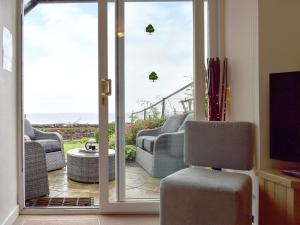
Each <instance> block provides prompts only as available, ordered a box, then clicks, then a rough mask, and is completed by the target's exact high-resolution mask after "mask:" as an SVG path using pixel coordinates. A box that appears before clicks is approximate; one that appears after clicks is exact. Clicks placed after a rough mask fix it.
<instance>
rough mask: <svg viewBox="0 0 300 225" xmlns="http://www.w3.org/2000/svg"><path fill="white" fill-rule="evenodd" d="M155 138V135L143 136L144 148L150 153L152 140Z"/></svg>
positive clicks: (152, 146) (152, 144) (152, 145)
mask: <svg viewBox="0 0 300 225" xmlns="http://www.w3.org/2000/svg"><path fill="white" fill-rule="evenodd" d="M156 139H157V137H153V136H144V150H146V151H147V152H150V153H152V152H153V148H154V142H155V140H156Z"/></svg>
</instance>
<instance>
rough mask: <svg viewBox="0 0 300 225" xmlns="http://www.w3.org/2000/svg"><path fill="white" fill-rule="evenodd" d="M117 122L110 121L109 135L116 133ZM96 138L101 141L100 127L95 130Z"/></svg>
mask: <svg viewBox="0 0 300 225" xmlns="http://www.w3.org/2000/svg"><path fill="white" fill-rule="evenodd" d="M115 126H116V124H115V122H112V123H109V124H108V136H109V137H110V136H111V135H114V134H115ZM95 139H96V142H97V143H99V129H96V130H95Z"/></svg>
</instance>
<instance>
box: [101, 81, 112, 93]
mask: <svg viewBox="0 0 300 225" xmlns="http://www.w3.org/2000/svg"><path fill="white" fill-rule="evenodd" d="M101 96H111V79H108V78H102V79H101Z"/></svg>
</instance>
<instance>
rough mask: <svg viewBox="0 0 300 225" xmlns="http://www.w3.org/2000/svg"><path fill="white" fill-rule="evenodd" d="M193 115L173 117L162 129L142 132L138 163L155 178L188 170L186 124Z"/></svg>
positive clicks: (137, 156) (138, 143)
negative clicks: (185, 145) (185, 142)
mask: <svg viewBox="0 0 300 225" xmlns="http://www.w3.org/2000/svg"><path fill="white" fill-rule="evenodd" d="M192 118H193V114H192V113H190V114H182V115H174V116H171V117H170V118H169V119H168V120H167V121H166V122H165V124H164V125H163V126H162V127H159V128H156V129H146V130H141V131H140V132H139V133H138V134H137V138H136V146H137V152H136V162H137V163H138V164H139V165H140V166H141V167H143V168H144V169H145V170H146V171H147V172H148V173H150V174H151V176H153V177H159V178H162V177H165V176H168V175H170V174H172V173H174V172H176V171H178V170H180V169H183V168H186V167H187V166H186V164H185V163H184V162H183V143H184V124H185V122H186V121H188V120H192Z"/></svg>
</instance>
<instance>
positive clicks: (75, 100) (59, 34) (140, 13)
mask: <svg viewBox="0 0 300 225" xmlns="http://www.w3.org/2000/svg"><path fill="white" fill-rule="evenodd" d="M41 2H43V3H46V2H47V3H49V2H51V3H52V4H43V5H40V6H41V7H39V6H37V7H39V8H35V9H33V8H34V7H36V6H33V8H30V9H29V10H33V11H32V12H30V14H29V11H26V10H25V12H26V13H27V15H26V18H25V24H24V25H23V26H24V41H25V43H24V46H25V51H24V57H25V60H24V77H23V79H24V80H23V81H24V82H23V83H24V100H25V101H24V109H25V112H26V114H28V115H27V119H29V120H31V121H34V118H33V117H32V115H30V113H27V111H28V112H29V111H30V110H31V109H38V110H40V111H43V112H44V111H45V112H48V111H49V110H50V111H49V112H50V114H56V115H57V114H58V113H60V114H61V115H57V116H59V117H60V118H62V115H64V114H63V113H64V112H65V113H69V112H71V111H72V110H73V111H74V109H76V110H77V111H78V113H79V114H80V115H81V116H83V114H84V113H86V114H88V113H90V114H92V115H90V114H89V115H90V116H94V117H93V119H92V120H93V121H85V120H84V119H83V118H81V117H80V118H77V117H78V115H77V117H74V118H73V117H72V118H71V117H68V118H67V120H70V121H67V120H66V121H63V122H62V124H60V125H61V127H58V128H57V127H55V126H56V125H53V124H52V125H49V127H48V128H49V129H48V130H47V131H56V132H59V133H61V135H62V136H63V139H64V142H62V143H61V144H60V147H61V148H60V150H61V152H62V154H61V155H62V156H63V157H61V158H60V159H61V162H62V163H61V166H59V167H57V168H55V170H54V169H53V168H46V167H45V168H43V169H44V170H45V173H44V177H45V182H46V180H47V179H46V177H47V176H48V177H50V178H49V182H50V185H49V188H50V189H49V190H50V192H49V191H48V192H47V190H46V189H47V188H46V185H44V188H45V193H44V195H47V194H48V196H47V197H49V199H48V200H49V201H50V202H52V200H57V201H58V200H59V201H61V198H64V199H68V198H73V203H74V202H75V203H74V204H77V205H69V206H76V207H77V208H76V209H78V208H80V207H81V206H82V205H80V204H79V205H78V202H79V200H81V199H80V198H82V199H83V200H86V199H87V200H88V201H89V206H93V207H91V208H90V209H91V210H97V208H99V207H100V211H101V212H103V213H104V212H158V206H159V204H158V203H159V198H160V180H161V179H162V178H164V177H166V176H168V175H170V174H172V173H175V172H176V171H178V170H180V169H183V168H185V167H187V166H186V165H185V164H184V161H183V137H184V125H185V122H186V121H188V120H192V119H195V118H198V119H199V118H201V116H202V115H204V70H205V68H204V0H194V1H193V0H174V1H172V0H164V1H161V0H128V1H125V0H109V1H108V0H98V1H97V2H94V3H91V2H90V1H86V0H82V1H77V0H74V1H72V0H67V1H65V0H61V1H60V0H55V1H53V2H52V1H41ZM87 2H89V3H87ZM25 3H32V1H26V2H25ZM57 3H61V4H57ZM25 8H26V7H25ZM34 10H35V11H34ZM97 30H98V32H97ZM39 37H41V38H39ZM95 60H96V61H95ZM47 110H48V111H47ZM70 110H71V111H70ZM76 110H75V112H76ZM73 111H72V112H73ZM69 116H71V115H69ZM75 116H76V115H75ZM87 119H91V118H90V117H89V118H87ZM71 122H72V123H71ZM91 122H93V124H91ZM57 123H58V122H57V121H56V123H55V124H57ZM78 124H80V125H81V127H78ZM68 126H71V127H70V129H69V127H68ZM35 128H42V127H35ZM83 128H84V129H83ZM26 129H27V127H26V124H25V132H27V131H26ZM84 132H85V133H84ZM76 135H77V136H78V135H79V136H80V135H81V136H80V138H77V136H76ZM82 135H85V136H82ZM79 136H78V137H79ZM26 138H27V137H26ZM76 138H77V139H78V140H77V139H76ZM91 138H94V139H95V141H96V143H93V142H94V140H90V139H91ZM44 139H45V138H44ZM79 139H80V140H79ZM26 141H28V140H25V144H24V145H25V147H24V152H25V154H24V156H25V158H24V161H25V163H24V164H25V175H24V177H25V183H26V145H28V144H26ZM29 141H30V140H29ZM33 141H35V139H34V138H33ZM42 142H43V141H42ZM53 143H54V142H53ZM41 145H43V144H41ZM93 145H95V146H94V150H95V149H96V150H99V151H95V152H91V151H87V152H85V150H86V149H85V148H89V146H90V148H91V149H93ZM49 146H50V147H49V148H50V150H49V151H50V152H49V153H50V154H49V156H50V155H51V154H52V155H53V154H54V153H52V152H51V151H52V150H53V152H56V151H57V149H54V147H55V146H54V145H51V144H49ZM53 146H54V147H53ZM62 146H63V147H62ZM54 150H55V151H54ZM81 150H83V151H81ZM87 150H89V149H87ZM51 159H52V158H49V159H48V161H49V162H50V161H51ZM46 160H47V159H46ZM55 160H56V158H55ZM44 161H45V159H44ZM48 161H47V162H46V163H44V164H45V165H46V164H48V163H49V162H48ZM28 162H30V160H29V161H28ZM47 170H48V171H47ZM52 170H54V171H52ZM94 175H95V176H94ZM92 176H93V180H92V181H91V180H89V178H90V177H92ZM24 177H23V180H24ZM86 179H87V180H86ZM59 182H60V183H59ZM58 184H59V185H60V186H59V185H58ZM26 188H28V187H26ZM25 192H26V190H25ZM58 192H61V193H58ZM56 197H58V198H57V199H56ZM53 202H54V201H53ZM63 202H64V201H63ZM31 203H32V205H30V207H32V206H33V205H34V204H35V202H34V201H32V202H30V204H31ZM48 203H49V202H48ZM73 203H72V204H73ZM43 204H44V203H43ZM83 204H84V203H83ZM56 206H67V207H69V206H68V205H56ZM56 206H54V207H56ZM78 206H79V207H78ZM95 206H96V207H95ZM73 209H75V208H73Z"/></svg>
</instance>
